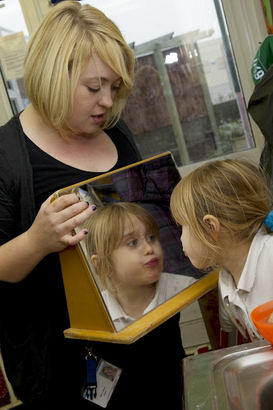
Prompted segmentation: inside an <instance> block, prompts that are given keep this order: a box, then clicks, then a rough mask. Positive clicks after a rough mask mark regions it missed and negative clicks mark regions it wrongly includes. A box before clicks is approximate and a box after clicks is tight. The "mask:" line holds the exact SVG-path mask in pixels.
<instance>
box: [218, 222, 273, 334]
mask: <svg viewBox="0 0 273 410" xmlns="http://www.w3.org/2000/svg"><path fill="white" fill-rule="evenodd" d="M270 300H273V235H269V234H267V233H266V232H265V231H264V229H260V230H259V232H258V233H257V234H256V235H255V237H254V238H253V241H252V243H251V246H250V249H249V252H248V256H247V260H246V263H245V266H244V268H243V272H242V274H241V277H240V280H239V282H238V286H237V287H236V284H235V282H234V280H233V277H232V275H231V274H230V273H228V272H226V271H225V270H222V271H221V272H220V276H219V307H220V311H219V315H220V323H221V327H222V329H223V330H224V331H226V332H231V331H232V330H234V326H236V327H237V328H238V330H239V331H240V332H241V333H242V335H244V336H247V335H249V337H250V339H251V340H253V339H255V338H260V339H262V337H261V336H260V335H259V333H258V331H257V330H256V328H255V326H254V324H253V323H252V321H251V319H250V313H251V311H252V310H253V309H254V308H255V307H257V306H258V305H261V304H262V303H265V302H268V301H270Z"/></svg>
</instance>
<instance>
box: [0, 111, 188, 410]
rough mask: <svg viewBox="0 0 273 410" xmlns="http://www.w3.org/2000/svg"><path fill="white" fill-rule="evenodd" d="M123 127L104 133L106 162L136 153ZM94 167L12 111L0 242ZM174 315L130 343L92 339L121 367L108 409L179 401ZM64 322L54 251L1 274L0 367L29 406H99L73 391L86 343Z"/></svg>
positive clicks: (0, 178)
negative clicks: (55, 147) (73, 162)
mask: <svg viewBox="0 0 273 410" xmlns="http://www.w3.org/2000/svg"><path fill="white" fill-rule="evenodd" d="M124 127H125V126H124V125H123V124H118V125H117V126H116V127H114V128H113V129H112V130H111V131H110V133H109V136H110V137H111V139H112V141H113V142H114V144H115V145H116V147H117V150H118V158H119V160H118V162H117V164H116V165H115V167H113V169H116V168H119V167H121V166H125V165H127V164H130V163H132V162H136V161H138V160H139V159H140V157H139V154H138V152H137V150H136V148H135V147H134V144H133V142H132V141H131V139H130V134H129V133H128V131H127V130H126V131H125V132H124V130H125V129H126V128H124ZM107 132H108V131H107ZM125 154H126V155H125ZM95 175H98V174H94V173H88V172H85V171H81V170H77V169H75V168H73V167H69V166H67V165H65V164H63V163H61V162H60V161H57V160H55V159H54V158H52V157H51V156H49V155H48V154H46V153H45V152H43V151H42V150H40V149H39V148H38V147H37V146H36V145H35V144H33V143H31V141H30V140H29V139H28V138H27V137H25V136H24V134H23V131H22V128H21V125H20V122H19V120H18V118H17V117H15V118H14V119H12V120H11V121H10V122H9V123H8V124H6V125H5V126H3V127H1V128H0V215H1V217H0V241H1V243H4V242H6V241H8V240H9V239H11V238H12V237H15V236H17V235H18V234H19V233H21V232H23V231H25V230H26V229H27V228H28V227H29V226H30V225H31V223H32V221H33V219H34V217H35V214H36V210H35V209H37V208H39V204H40V203H41V202H43V200H44V199H45V198H46V197H48V196H49V195H50V194H52V193H53V192H55V191H56V190H57V189H59V188H61V187H64V186H67V185H71V184H74V183H76V182H79V181H81V180H83V179H86V178H90V177H93V176H95ZM44 181H46V183H44ZM35 205H36V206H35ZM90 314H92V312H90ZM178 319H179V318H178V316H175V317H174V318H172V319H170V320H168V321H167V322H166V323H164V324H163V325H161V326H160V327H159V328H157V329H155V330H154V331H153V332H151V333H150V334H148V335H147V336H144V337H143V338H142V339H140V340H139V341H137V342H135V343H133V344H132V345H129V346H127V345H117V344H107V343H92V345H93V346H94V349H95V352H96V353H97V354H98V355H99V356H100V357H102V358H104V359H106V360H107V361H109V362H111V363H113V364H115V365H117V366H119V367H122V369H123V372H122V375H121V378H120V380H119V382H118V385H117V387H116V389H115V391H114V393H113V396H112V398H111V400H110V402H109V405H108V407H107V409H108V410H125V409H126V410H127V409H128V408H130V409H134V408H140V407H141V406H142V407H143V408H157V409H161V408H162V409H163V408H166V406H167V407H168V408H171V409H172V410H178V409H179V410H180V409H181V406H182V405H181V393H182V372H181V359H182V357H183V355H184V353H183V349H182V346H181V339H180V329H179V326H178ZM68 327H69V319H68V312H67V307H66V300H65V293H64V289H63V282H62V277H61V271H60V266H59V261H58V255H57V254H51V255H48V256H47V257H46V258H45V259H44V260H43V261H42V262H41V263H39V264H38V266H37V267H36V268H35V269H34V271H33V272H31V273H30V274H29V275H28V277H27V278H26V279H25V280H23V281H21V282H19V283H16V284H10V283H5V282H0V331H1V332H0V337H1V350H2V354H3V359H4V363H5V368H6V371H7V374H8V377H9V379H10V381H11V383H12V385H13V387H14V390H15V393H16V395H17V396H18V397H19V398H20V399H21V400H22V401H23V402H24V403H26V404H27V405H28V407H27V408H29V409H35V410H38V409H39V410H42V409H43V410H45V409H50V408H52V406H53V403H54V405H55V406H56V407H57V408H58V406H59V408H66V407H67V408H74V409H77V410H78V409H79V410H80V409H85V408H88V409H90V408H98V407H97V406H96V405H93V404H91V403H89V402H86V401H85V400H83V399H81V398H80V390H81V388H82V386H83V383H84V379H85V355H86V350H85V347H86V346H87V345H88V346H89V345H90V344H91V343H87V342H83V341H77V340H69V339H65V338H64V337H63V330H64V329H66V328H68ZM162 405H163V407H161V406H162ZM146 406H147V407H146Z"/></svg>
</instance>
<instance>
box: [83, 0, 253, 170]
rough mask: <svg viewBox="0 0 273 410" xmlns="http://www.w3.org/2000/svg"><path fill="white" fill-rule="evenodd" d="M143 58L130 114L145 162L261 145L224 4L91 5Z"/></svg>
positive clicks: (126, 1) (116, 1) (198, 0)
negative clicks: (252, 122)
mask: <svg viewBox="0 0 273 410" xmlns="http://www.w3.org/2000/svg"><path fill="white" fill-rule="evenodd" d="M82 3H86V4H91V5H92V6H95V7H98V8H100V9H101V10H102V11H104V12H105V13H106V14H107V15H108V16H109V17H110V18H112V19H113V21H114V22H115V23H117V24H118V26H119V27H120V29H121V31H122V33H123V34H124V36H125V38H126V40H127V42H128V43H130V44H131V46H132V48H133V49H134V52H135V55H136V60H137V64H136V81H135V87H134V90H133V93H132V94H131V96H130V97H129V100H128V103H127V105H126V108H125V110H124V113H123V118H124V120H125V121H126V122H127V124H128V125H129V127H130V128H131V130H132V132H133V134H134V136H135V141H136V143H137V145H138V147H139V149H140V152H141V154H142V156H143V157H144V158H147V157H149V156H151V155H155V154H158V153H160V152H164V151H166V150H170V151H172V153H173V154H174V157H175V159H176V162H177V164H179V165H185V164H188V163H192V162H197V161H203V160H207V159H210V158H215V157H217V156H219V155H225V154H228V153H233V152H238V151H243V150H247V149H249V148H253V147H254V141H253V137H252V132H251V128H250V124H249V119H248V116H247V113H246V107H245V101H244V98H243V94H242V89H241V85H240V80H239V76H238V72H237V68H236V64H235V60H234V56H233V53H232V48H231V44H230V38H229V33H228V30H227V26H226V21H225V17H224V14H223V10H222V4H221V0H192V1H191V2H188V1H187V0H170V1H168V2H166V1H162V0H150V1H149V2H148V3H147V2H146V0H138V2H135V1H133V0H122V1H120V0H105V1H103V2H102V1H101V0H92V1H86V0H85V1H83V2H82Z"/></svg>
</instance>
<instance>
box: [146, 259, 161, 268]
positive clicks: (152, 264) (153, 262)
mask: <svg viewBox="0 0 273 410" xmlns="http://www.w3.org/2000/svg"><path fill="white" fill-rule="evenodd" d="M158 264H159V259H158V258H153V259H151V260H149V261H148V262H147V263H145V265H146V266H149V267H153V266H157V265H158Z"/></svg>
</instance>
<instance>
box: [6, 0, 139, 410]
mask: <svg viewBox="0 0 273 410" xmlns="http://www.w3.org/2000/svg"><path fill="white" fill-rule="evenodd" d="M133 71H134V56H133V52H132V51H131V49H130V48H129V46H128V45H127V44H126V42H125V40H124V38H123V36H122V34H121V32H120V31H119V29H118V28H117V26H116V25H115V24H114V23H113V22H112V21H111V20H110V19H109V18H107V17H106V16H105V15H104V14H103V13H102V12H101V11H99V10H98V9H96V8H94V7H91V6H89V5H81V4H80V3H79V2H77V1H64V2H61V3H60V4H58V5H56V6H54V7H52V9H51V10H50V11H49V13H48V15H47V16H46V17H45V19H44V20H43V22H42V23H41V25H40V27H39V28H38V30H37V32H36V33H35V34H34V35H33V37H32V39H31V40H30V42H29V47H28V52H27V55H26V60H25V87H26V92H27V95H28V97H29V100H30V104H29V106H28V107H27V108H26V109H25V110H24V111H23V112H22V113H20V114H19V115H16V116H14V117H13V118H12V119H11V120H10V121H9V122H8V123H7V124H6V125H4V126H2V127H1V128H0V175H1V176H0V215H1V217H0V244H1V247H0V303H1V306H0V308H1V310H0V311H1V320H0V323H1V325H0V328H1V329H0V344H1V353H2V355H3V359H4V363H5V368H6V371H7V375H8V378H9V380H10V382H11V384H12V386H13V388H14V391H15V394H16V395H17V397H18V399H20V400H22V402H23V403H24V405H25V406H26V407H25V408H33V409H35V410H37V409H39V410H41V409H49V408H52V407H54V406H56V407H57V408H74V409H81V408H82V406H84V405H85V403H84V400H81V398H80V390H81V388H82V385H83V382H84V377H85V376H84V362H85V360H84V357H85V353H86V352H85V349H84V347H82V346H81V345H80V344H79V343H74V342H72V341H68V340H65V339H64V337H63V330H64V329H65V328H67V327H69V321H68V315H67V309H66V301H65V296H64V290H63V284H62V279H61V272H60V265H59V260H58V254H57V252H59V251H61V250H63V249H65V248H66V247H67V246H73V245H75V244H77V243H78V242H79V241H80V240H82V239H83V238H84V237H85V235H86V231H85V230H82V229H81V230H79V232H78V233H77V234H76V235H74V234H73V233H74V228H76V227H78V226H79V225H80V224H82V223H83V222H84V221H85V220H86V219H87V218H88V217H89V216H90V215H91V214H92V212H94V209H92V207H91V206H90V207H89V206H88V204H87V203H86V202H84V201H80V200H79V199H78V197H77V196H76V195H74V194H71V195H65V196H62V197H61V198H59V199H57V200H56V201H54V202H53V203H51V202H50V196H51V195H52V193H53V192H54V191H56V190H58V189H59V188H61V187H64V186H67V185H71V184H74V183H77V182H79V181H82V180H85V179H88V178H91V177H94V176H97V175H100V174H102V173H104V172H106V171H110V170H113V169H117V168H120V167H122V166H125V165H127V164H130V163H132V162H135V161H137V160H139V159H140V156H139V153H138V151H137V149H136V147H135V145H134V143H133V141H132V140H131V135H130V132H129V130H128V129H127V127H126V126H125V124H123V123H122V122H121V121H120V120H119V117H120V114H121V111H122V108H123V107H124V104H125V101H126V98H127V96H128V94H129V92H130V90H131V88H132V86H133ZM110 127H111V128H110ZM70 406H71V407H70Z"/></svg>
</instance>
